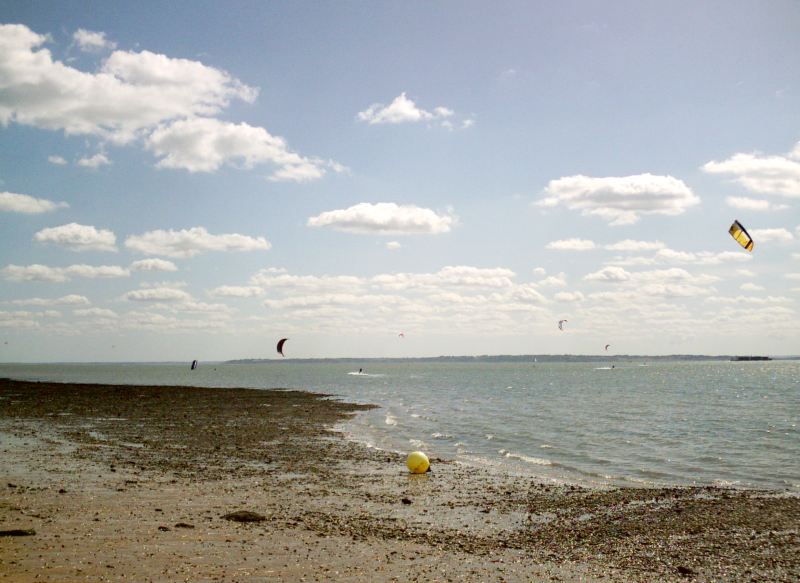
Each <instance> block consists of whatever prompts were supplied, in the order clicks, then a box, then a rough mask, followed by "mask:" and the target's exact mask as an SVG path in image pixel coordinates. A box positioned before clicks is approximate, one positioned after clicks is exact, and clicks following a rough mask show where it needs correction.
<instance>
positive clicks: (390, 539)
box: [0, 380, 800, 581]
mask: <svg viewBox="0 0 800 583" xmlns="http://www.w3.org/2000/svg"><path fill="white" fill-rule="evenodd" d="M0 397H4V398H3V399H2V400H0V444H1V446H0V450H2V452H0V453H2V460H3V461H2V465H0V468H1V469H2V473H3V474H4V476H3V477H4V478H6V477H8V479H7V480H4V482H8V483H10V484H12V485H13V487H11V486H7V484H5V483H2V484H0V530H3V529H34V530H35V531H36V535H33V536H24V537H0V567H2V568H0V580H30V579H32V578H33V576H34V573H35V574H38V575H40V576H42V577H44V578H45V580H70V579H71V578H75V577H76V576H78V575H80V576H81V577H83V576H90V578H101V579H102V578H107V579H108V580H119V579H120V578H122V577H123V576H125V578H130V579H131V580H148V579H152V580H164V578H166V579H167V580H183V579H185V578H186V579H188V580H191V579H193V578H214V577H221V578H223V579H226V580H227V579H232V580H238V579H240V578H241V579H247V578H248V577H258V576H262V577H276V578H283V579H290V580H302V579H303V578H306V579H308V580H314V579H315V578H317V579H321V580H337V579H347V580H357V581H361V580H363V581H370V580H375V578H376V577H378V578H380V579H385V580H390V579H392V578H393V577H394V578H398V579H408V578H414V577H418V578H419V579H420V580H448V578H452V579H453V580H474V581H484V580H499V579H503V580H527V579H531V578H534V579H540V580H578V579H581V580H595V579H601V578H604V577H608V576H611V577H612V578H613V579H614V580H622V581H657V580H658V581H663V580H675V581H678V580H686V579H687V578H689V579H694V580H719V579H725V580H737V579H755V580H770V581H781V580H786V581H789V580H796V579H798V578H800V544H799V543H798V541H799V540H800V539H798V525H800V499H798V497H796V496H793V495H789V494H783V493H779V492H772V491H766V490H741V489H726V488H720V487H683V488H617V487H611V488H609V489H607V490H605V489H599V488H592V489H590V488H582V487H577V486H574V485H573V486H570V485H553V484H551V483H545V482H543V481H537V480H536V479H533V478H527V477H520V476H517V475H510V474H508V473H506V472H502V471H499V472H493V471H490V470H488V469H480V468H474V467H464V466H462V465H461V464H458V463H456V462H453V461H448V460H441V459H434V460H432V471H431V472H430V473H428V474H424V475H421V476H412V475H410V474H408V472H407V470H406V469H405V465H404V459H403V456H401V455H398V454H396V453H392V452H387V451H381V450H371V449H370V448H368V447H367V446H366V445H363V444H359V443H356V442H354V441H349V440H347V439H345V437H344V436H343V435H341V434H338V433H337V432H334V431H333V430H332V427H333V426H334V425H335V424H337V423H341V422H342V421H344V420H345V419H346V418H347V417H348V416H352V415H355V414H357V413H358V411H361V410H364V409H367V408H371V406H368V405H357V404H353V403H347V402H343V401H337V400H335V399H331V398H329V396H327V395H321V394H316V393H309V392H303V391H294V390H267V391H265V390H254V389H215V388H192V387H158V386H135V385H113V386H112V385H88V384H67V383H64V384H60V383H30V382H23V381H9V380H0ZM61 490H63V491H64V492H63V493H59V492H61ZM237 510H249V511H252V512H256V513H259V514H261V515H262V516H264V517H265V520H264V521H263V522H257V523H252V524H239V523H236V522H231V521H228V520H225V519H224V518H222V516H223V515H224V514H226V513H228V512H234V511H237ZM180 524H185V525H191V526H192V527H193V528H189V527H186V526H178V525H180ZM74 565H79V566H78V567H74ZM109 565H110V566H109ZM74 568H80V569H81V571H80V573H77V572H76V571H74ZM70 569H73V570H70ZM2 573H5V575H4V574H2Z"/></svg>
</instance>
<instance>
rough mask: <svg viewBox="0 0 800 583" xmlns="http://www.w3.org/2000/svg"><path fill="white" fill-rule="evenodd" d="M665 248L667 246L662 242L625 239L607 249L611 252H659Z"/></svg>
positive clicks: (606, 247)
mask: <svg viewBox="0 0 800 583" xmlns="http://www.w3.org/2000/svg"><path fill="white" fill-rule="evenodd" d="M664 247H665V245H664V243H662V242H661V241H635V240H633V239H625V240H623V241H617V242H616V243H613V244H611V245H606V246H605V249H608V250H609V251H657V250H658V249H663V248H664Z"/></svg>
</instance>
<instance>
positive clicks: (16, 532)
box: [0, 528, 36, 536]
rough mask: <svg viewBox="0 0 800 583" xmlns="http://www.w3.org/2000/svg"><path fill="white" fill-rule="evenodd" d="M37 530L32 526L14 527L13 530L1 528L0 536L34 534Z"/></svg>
mask: <svg viewBox="0 0 800 583" xmlns="http://www.w3.org/2000/svg"><path fill="white" fill-rule="evenodd" d="M35 534H36V531H35V530H33V529H32V528H28V529H23V528H12V529H11V530H0V536H33V535H35Z"/></svg>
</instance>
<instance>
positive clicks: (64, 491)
mask: <svg viewBox="0 0 800 583" xmlns="http://www.w3.org/2000/svg"><path fill="white" fill-rule="evenodd" d="M58 493H59V494H66V493H67V491H66V490H65V489H64V488H60V489H59V490H58Z"/></svg>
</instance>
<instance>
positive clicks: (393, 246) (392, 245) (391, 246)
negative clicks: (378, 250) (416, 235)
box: [386, 241, 402, 251]
mask: <svg viewBox="0 0 800 583" xmlns="http://www.w3.org/2000/svg"><path fill="white" fill-rule="evenodd" d="M401 247H402V245H401V244H400V241H389V242H388V243H386V248H387V249H389V251H396V250H397V249H400V248H401Z"/></svg>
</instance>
